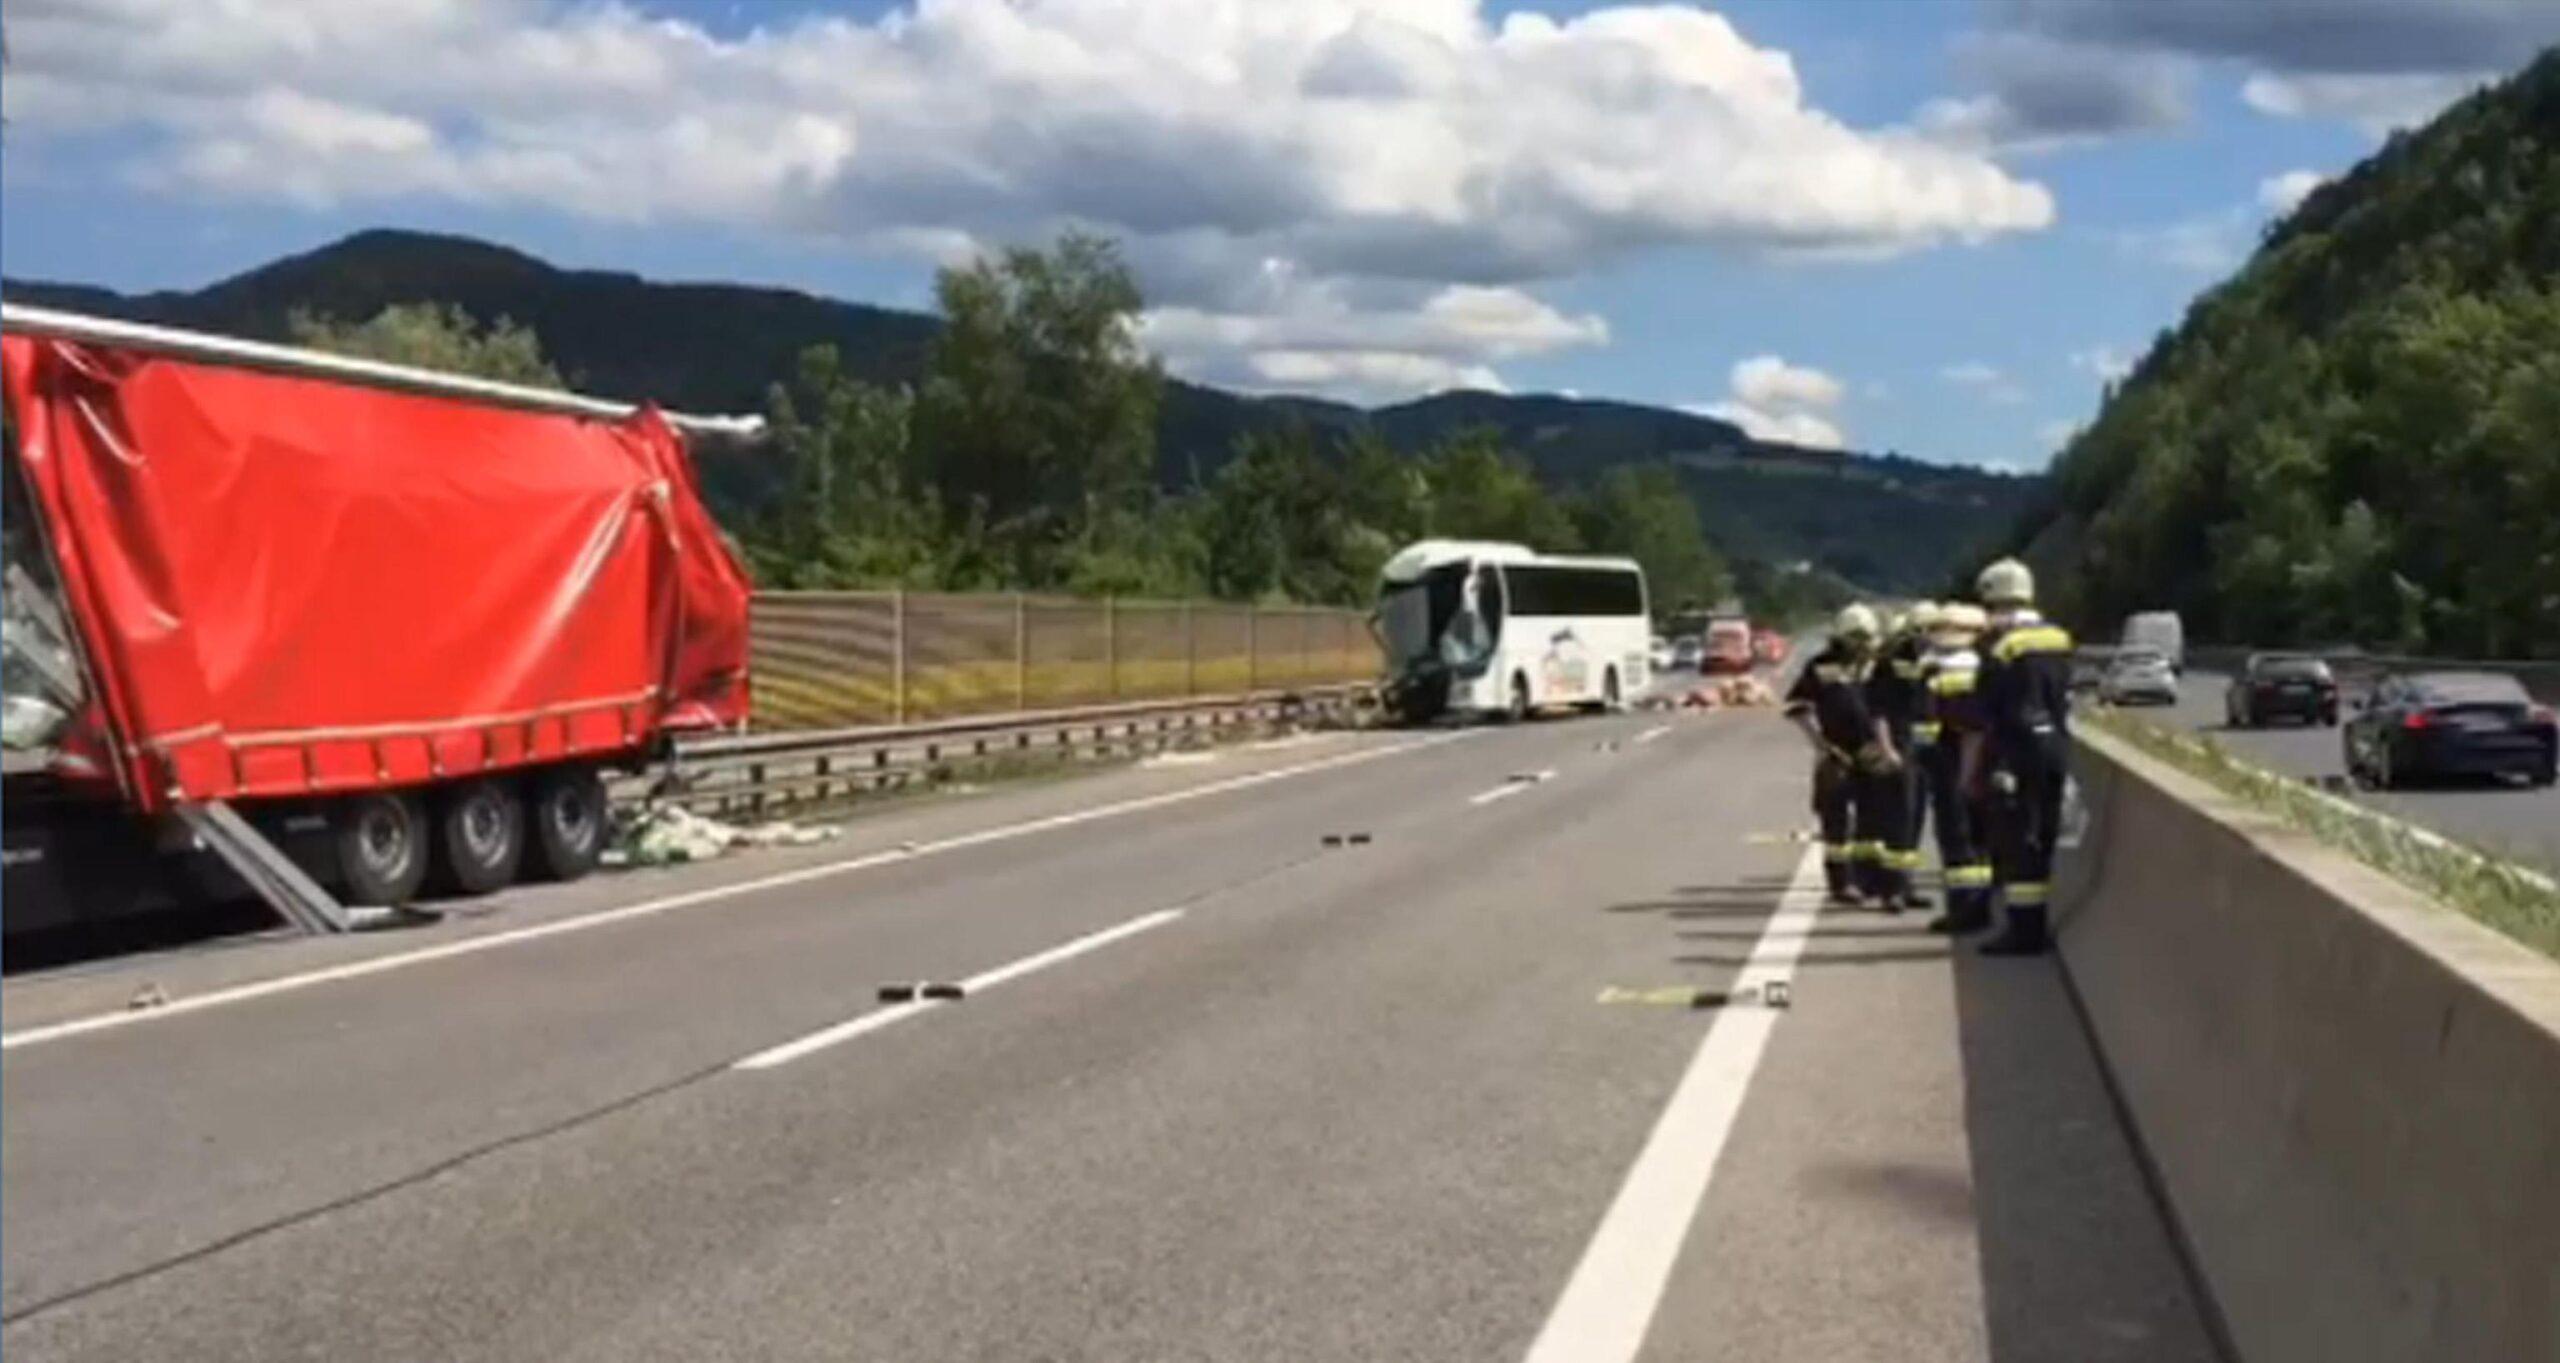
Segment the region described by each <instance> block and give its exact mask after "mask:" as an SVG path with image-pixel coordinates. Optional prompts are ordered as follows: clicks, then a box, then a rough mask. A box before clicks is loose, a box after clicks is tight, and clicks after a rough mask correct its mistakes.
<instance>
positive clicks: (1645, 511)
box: [1572, 464, 1733, 616]
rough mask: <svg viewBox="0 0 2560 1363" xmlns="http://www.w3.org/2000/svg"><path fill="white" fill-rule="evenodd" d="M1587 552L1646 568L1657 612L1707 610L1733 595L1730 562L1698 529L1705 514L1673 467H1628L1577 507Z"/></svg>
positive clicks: (1618, 469) (1575, 513)
mask: <svg viewBox="0 0 2560 1363" xmlns="http://www.w3.org/2000/svg"><path fill="white" fill-rule="evenodd" d="M1572 513H1573V518H1574V521H1575V523H1576V525H1577V526H1578V527H1579V529H1580V531H1581V537H1582V543H1583V545H1584V547H1586V548H1588V549H1589V550H1591V551H1592V552H1593V553H1602V554H1625V555H1628V556H1630V557H1632V558H1634V559H1635V560H1636V561H1637V562H1638V563H1641V564H1643V565H1644V575H1645V581H1646V584H1647V586H1648V587H1649V588H1650V589H1651V592H1652V595H1653V605H1654V611H1655V613H1656V614H1657V615H1663V616H1668V615H1670V614H1671V613H1672V612H1674V611H1681V610H1704V609H1707V608H1710V607H1712V606H1714V605H1715V604H1716V603H1717V602H1719V601H1721V600H1723V599H1724V598H1725V596H1726V595H1727V594H1728V593H1729V592H1730V591H1731V590H1732V585H1733V582H1732V577H1731V575H1730V574H1729V573H1728V572H1727V571H1726V569H1725V565H1724V560H1723V559H1722V558H1721V557H1720V556H1718V555H1717V553H1716V551H1715V550H1714V548H1713V547H1711V546H1710V545H1709V544H1708V543H1707V537H1706V534H1705V532H1704V531H1702V530H1700V529H1699V527H1698V508H1697V507H1696V505H1695V504H1693V503H1692V502H1691V501H1690V500H1689V496H1688V494H1687V493H1686V492H1685V491H1683V490H1682V489H1681V486H1680V478H1679V475H1678V474H1677V473H1675V472H1674V471H1673V470H1672V469H1671V467H1670V466H1669V465H1667V464H1646V465H1633V464H1621V465H1619V466H1618V467H1616V468H1613V469H1611V470H1609V471H1608V472H1607V473H1604V474H1602V475H1601V476H1600V482H1599V484H1598V486H1596V487H1594V488H1592V489H1591V491H1589V492H1588V493H1586V494H1584V495H1583V496H1581V497H1579V498H1576V499H1575V500H1574V502H1573V504H1572Z"/></svg>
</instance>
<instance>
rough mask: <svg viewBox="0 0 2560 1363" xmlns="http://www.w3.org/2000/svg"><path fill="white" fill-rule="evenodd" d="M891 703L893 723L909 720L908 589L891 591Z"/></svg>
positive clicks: (902, 722)
mask: <svg viewBox="0 0 2560 1363" xmlns="http://www.w3.org/2000/svg"><path fill="white" fill-rule="evenodd" d="M889 704H890V710H891V720H890V722H891V723H893V724H904V723H906V722H907V589H906V588H904V587H900V588H898V589H897V590H896V591H893V592H891V593H889Z"/></svg>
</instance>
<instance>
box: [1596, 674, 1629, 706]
mask: <svg viewBox="0 0 2560 1363" xmlns="http://www.w3.org/2000/svg"><path fill="white" fill-rule="evenodd" d="M1600 705H1601V708H1602V709H1605V710H1607V711H1608V712H1609V713H1610V714H1613V715H1614V714H1616V713H1618V712H1619V711H1621V710H1624V709H1626V708H1627V698H1626V695H1625V693H1624V692H1623V691H1621V690H1620V688H1619V686H1618V669H1616V668H1614V667H1613V668H1610V669H1609V671H1608V673H1607V674H1606V675H1605V676H1603V677H1602V678H1601V681H1600Z"/></svg>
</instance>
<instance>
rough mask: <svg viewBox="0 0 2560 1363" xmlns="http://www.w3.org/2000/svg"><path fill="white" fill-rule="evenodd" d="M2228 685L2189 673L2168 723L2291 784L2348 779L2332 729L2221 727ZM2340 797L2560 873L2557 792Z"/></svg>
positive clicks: (2356, 793) (2510, 789)
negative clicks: (2300, 779) (2292, 779)
mask: <svg viewBox="0 0 2560 1363" xmlns="http://www.w3.org/2000/svg"><path fill="white" fill-rule="evenodd" d="M2229 684H2230V678H2229V677H2228V676H2225V675H2223V674H2221V673H2216V672H2189V673H2188V674H2187V675H2186V677H2185V678H2184V679H2183V681H2182V682H2181V684H2180V686H2179V688H2178V689H2179V699H2178V704H2177V707H2176V709H2175V710H2173V711H2171V712H2169V713H2170V715H2171V716H2172V717H2173V718H2174V719H2175V720H2176V721H2177V722H2179V723H2181V724H2184V725H2186V726H2187V727H2189V728H2191V729H2194V730H2197V731H2198V732H2202V733H2209V734H2211V735H2213V737H2214V738H2216V739H2218V740H2220V741H2221V742H2222V743H2223V744H2224V745H2226V746H2227V747H2229V748H2230V749H2231V750H2232V751H2234V752H2236V753H2239V754H2240V755H2241V756H2244V757H2247V758H2249V759H2251V760H2252V761H2255V762H2257V763H2259V764H2261V765H2263V766H2265V767H2267V768H2268V769H2269V770H2272V771H2279V772H2283V773H2285V774H2286V775H2289V776H2331V777H2337V778H2340V779H2343V778H2344V777H2345V776H2346V772H2347V767H2346V753H2345V749H2344V748H2343V747H2342V746H2341V739H2340V737H2339V733H2338V728H2337V726H2335V725H2316V724H2313V725H2292V724H2279V725H2277V726H2276V727H2274V728H2266V729H2231V728H2226V727H2224V724H2223V718H2224V715H2223V706H2222V693H2223V689H2224V688H2225V687H2226V686H2228V685H2229ZM2340 793H2341V794H2345V795H2347V796H2348V798H2350V799H2353V800H2355V801H2356V802H2358V803H2359V804H2364V805H2369V806H2371V807H2373V808H2375V809H2380V810H2383V811H2385V812H2388V813H2390V814H2394V815H2397V816H2398V817H2400V818H2402V819H2406V820H2408V821H2409V822H2410V823H2413V824H2417V825H2419V826H2420V827H2423V828H2428V829H2432V830H2433V831H2435V832H2438V833H2441V834H2443V835H2444V836H2446V837H2448V838H2452V839H2455V840H2456V841H2459V842H2465V843H2469V844H2471V845H2472V846H2474V847H2478V848H2481V849H2483V850H2485V851H2490V852H2495V853H2497V854H2499V855H2501V856H2505V857H2509V858H2512V859H2513V860H2516V861H2519V862H2522V863H2524V864H2526V865H2529V866H2537V867H2540V868H2542V869H2543V870H2545V871H2551V872H2560V787H2546V788H2543V789H2538V790H2537V789H2534V788H2531V787H2528V786H2523V785H2517V784H2513V783H2497V782H2489V781H2462V782H2452V781H2448V782H2444V783H2441V784H2438V785H2434V786H2429V787H2425V788H2421V789H2415V790H2391V791H2366V790H2345V791H2341V792H2340Z"/></svg>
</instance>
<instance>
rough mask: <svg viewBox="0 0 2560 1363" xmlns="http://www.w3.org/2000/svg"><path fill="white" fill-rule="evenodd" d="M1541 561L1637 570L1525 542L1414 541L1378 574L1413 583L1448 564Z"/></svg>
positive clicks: (1628, 563)
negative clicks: (1541, 550) (1543, 550)
mask: <svg viewBox="0 0 2560 1363" xmlns="http://www.w3.org/2000/svg"><path fill="white" fill-rule="evenodd" d="M1469 562H1473V563H1544V564H1552V565H1554V566H1556V567H1560V568H1613V569H1617V570H1619V571H1622V572H1630V573H1640V572H1643V571H1644V568H1643V566H1642V565H1640V564H1638V563H1637V562H1636V561H1635V560H1634V559H1631V558H1621V557H1605V556H1592V555H1583V554H1541V553H1539V552H1538V551H1537V550H1535V549H1532V548H1530V547H1529V546H1527V545H1525V544H1512V543H1509V542H1507V541H1504V540H1416V541H1415V542H1413V543H1411V544H1408V545H1406V546H1405V547H1404V548H1402V549H1399V550H1397V551H1396V553H1395V557H1393V558H1390V559H1388V560H1387V566H1386V567H1384V568H1382V569H1380V570H1379V572H1378V576H1379V577H1380V578H1382V579H1384V580H1386V581H1388V582H1412V581H1414V580H1416V579H1418V578H1420V577H1421V576H1422V575H1423V574H1424V573H1427V572H1429V571H1431V570H1432V569H1434V568H1438V567H1441V566H1443V565H1446V564H1451V563H1469Z"/></svg>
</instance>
